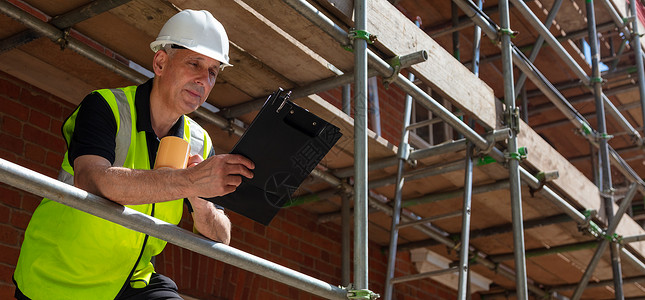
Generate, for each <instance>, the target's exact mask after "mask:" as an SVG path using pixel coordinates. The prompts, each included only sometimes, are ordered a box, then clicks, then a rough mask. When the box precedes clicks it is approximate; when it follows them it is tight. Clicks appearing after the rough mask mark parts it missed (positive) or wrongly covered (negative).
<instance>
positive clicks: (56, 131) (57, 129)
mask: <svg viewBox="0 0 645 300" xmlns="http://www.w3.org/2000/svg"><path fill="white" fill-rule="evenodd" d="M62 127H63V120H58V119H51V124H50V128H49V132H51V133H52V134H53V135H55V136H60V137H61V138H62V137H63V133H62V132H61V128H62Z"/></svg>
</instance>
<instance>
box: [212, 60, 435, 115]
mask: <svg viewBox="0 0 645 300" xmlns="http://www.w3.org/2000/svg"><path fill="white" fill-rule="evenodd" d="M426 60H428V51H426V50H421V51H417V52H414V53H411V54H407V55H402V56H400V57H399V63H400V66H401V68H407V67H409V66H411V65H414V64H418V63H420V62H423V61H426ZM376 75H378V72H376V71H375V70H369V71H368V73H367V77H373V76H376ZM351 82H354V73H346V74H343V75H340V76H335V77H331V78H326V79H322V80H319V81H316V82H314V83H312V84H309V85H306V86H302V87H296V88H293V89H292V90H291V98H292V99H298V98H302V97H306V96H309V95H313V94H317V93H320V92H324V91H328V90H331V89H334V88H337V87H339V86H342V85H345V84H348V83H351ZM267 97H268V96H264V97H259V98H256V99H253V100H250V101H247V102H245V103H242V104H237V105H233V106H231V107H227V108H223V109H222V114H223V116H224V117H225V118H236V117H239V116H241V115H244V114H247V113H250V112H253V111H257V110H260V108H262V105H263V104H264V102H265V101H266V99H267Z"/></svg>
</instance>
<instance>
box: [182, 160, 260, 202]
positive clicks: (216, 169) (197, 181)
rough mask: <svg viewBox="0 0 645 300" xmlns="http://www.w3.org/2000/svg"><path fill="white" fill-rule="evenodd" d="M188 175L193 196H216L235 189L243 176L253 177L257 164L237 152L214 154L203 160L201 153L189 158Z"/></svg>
mask: <svg viewBox="0 0 645 300" xmlns="http://www.w3.org/2000/svg"><path fill="white" fill-rule="evenodd" d="M188 165H189V168H188V169H186V170H185V171H186V177H187V179H188V180H189V182H190V184H191V187H190V189H191V193H190V194H191V196H199V197H216V196H223V195H226V194H228V193H231V192H233V191H235V189H236V188H237V187H238V186H239V185H240V183H242V176H244V177H246V178H253V173H252V172H251V170H252V169H254V168H255V164H253V162H252V161H251V160H249V159H247V158H245V157H244V156H241V155H237V154H221V155H214V156H211V157H210V158H208V159H206V160H204V161H201V157H200V156H199V155H193V156H191V157H190V158H189V159H188Z"/></svg>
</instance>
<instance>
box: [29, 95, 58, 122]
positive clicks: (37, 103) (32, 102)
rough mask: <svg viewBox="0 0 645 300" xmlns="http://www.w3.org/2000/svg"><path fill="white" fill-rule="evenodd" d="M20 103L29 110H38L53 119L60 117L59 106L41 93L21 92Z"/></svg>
mask: <svg viewBox="0 0 645 300" xmlns="http://www.w3.org/2000/svg"><path fill="white" fill-rule="evenodd" d="M20 102H21V103H22V104H23V105H26V106H29V107H30V108H31V109H35V110H38V111H40V112H43V113H45V114H48V115H50V116H53V117H56V118H58V117H60V115H61V106H60V104H59V103H56V102H54V101H52V100H51V99H50V97H48V96H45V95H43V94H41V93H38V92H36V93H33V92H32V91H26V90H25V91H23V93H22V94H21V95H20Z"/></svg>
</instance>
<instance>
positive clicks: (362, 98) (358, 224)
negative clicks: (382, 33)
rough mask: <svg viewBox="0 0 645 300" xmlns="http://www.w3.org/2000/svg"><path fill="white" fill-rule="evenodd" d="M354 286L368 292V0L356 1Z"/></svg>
mask: <svg viewBox="0 0 645 300" xmlns="http://www.w3.org/2000/svg"><path fill="white" fill-rule="evenodd" d="M354 13H355V14H354V15H355V16H356V18H355V22H354V23H355V24H354V26H356V29H355V36H356V38H354V41H353V47H354V64H355V67H354V74H355V76H356V77H355V83H354V84H355V86H354V287H355V288H356V289H358V290H362V289H364V290H367V289H368V265H367V262H368V253H367V243H368V237H367V197H368V191H367V40H365V39H363V38H359V37H358V36H364V35H365V33H366V27H367V17H366V15H365V13H366V9H365V0H355V1H354Z"/></svg>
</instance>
